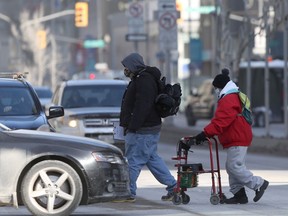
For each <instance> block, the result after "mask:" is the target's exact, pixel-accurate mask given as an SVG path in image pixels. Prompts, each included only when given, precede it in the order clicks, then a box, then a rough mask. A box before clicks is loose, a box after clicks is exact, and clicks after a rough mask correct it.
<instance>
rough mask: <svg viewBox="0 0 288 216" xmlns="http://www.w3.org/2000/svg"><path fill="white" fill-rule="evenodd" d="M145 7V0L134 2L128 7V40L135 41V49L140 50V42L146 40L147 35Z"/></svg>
mask: <svg viewBox="0 0 288 216" xmlns="http://www.w3.org/2000/svg"><path fill="white" fill-rule="evenodd" d="M143 14H144V7H143V1H138V2H132V3H131V4H130V5H129V7H128V9H127V15H128V34H127V35H126V37H125V39H126V41H133V42H134V44H135V50H136V51H137V50H138V42H139V41H146V40H147V35H146V34H145V29H144V16H143Z"/></svg>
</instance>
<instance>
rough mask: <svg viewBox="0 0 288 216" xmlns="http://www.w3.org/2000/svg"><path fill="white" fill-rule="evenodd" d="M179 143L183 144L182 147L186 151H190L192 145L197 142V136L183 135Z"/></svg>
mask: <svg viewBox="0 0 288 216" xmlns="http://www.w3.org/2000/svg"><path fill="white" fill-rule="evenodd" d="M179 143H180V145H181V149H185V150H186V151H188V150H189V149H190V147H191V146H192V145H195V144H196V143H195V137H193V136H186V137H182V138H181V139H180V141H179Z"/></svg>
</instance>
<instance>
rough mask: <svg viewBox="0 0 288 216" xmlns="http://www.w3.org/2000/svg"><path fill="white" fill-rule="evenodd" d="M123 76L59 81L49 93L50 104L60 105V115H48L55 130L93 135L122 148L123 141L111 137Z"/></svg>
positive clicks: (125, 82)
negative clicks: (63, 112) (108, 78)
mask: <svg viewBox="0 0 288 216" xmlns="http://www.w3.org/2000/svg"><path fill="white" fill-rule="evenodd" d="M127 84H128V82H127V81H124V80H112V79H111V80H69V81H65V82H62V83H61V84H60V85H59V86H58V88H57V89H56V91H55V93H54V95H53V96H52V103H53V105H61V106H63V107H64V110H65V115H64V117H62V118H58V119H51V121H50V123H51V124H52V125H53V126H54V127H55V129H56V132H59V133H64V134H73V135H77V136H84V137H90V138H96V139H100V140H103V141H105V142H108V143H111V144H114V145H116V146H118V147H120V148H121V149H122V150H123V146H124V145H123V144H124V143H123V141H115V140H114V138H113V127H114V123H119V117H120V108H121V102H122V96H123V94H124V91H125V89H126V87H127Z"/></svg>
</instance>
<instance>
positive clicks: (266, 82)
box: [264, 3, 270, 136]
mask: <svg viewBox="0 0 288 216" xmlns="http://www.w3.org/2000/svg"><path fill="white" fill-rule="evenodd" d="M267 4H268V3H265V4H264V7H265V13H264V23H265V33H266V48H265V49H266V51H265V72H264V86H265V89H264V96H265V97H264V103H265V108H266V110H267V112H265V134H266V136H268V135H269V131H270V121H269V120H270V116H269V110H270V101H269V92H270V91H269V65H268V56H269V30H270V29H269V24H268V18H269V10H268V5H267Z"/></svg>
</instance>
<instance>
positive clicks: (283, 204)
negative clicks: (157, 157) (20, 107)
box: [0, 143, 288, 216]
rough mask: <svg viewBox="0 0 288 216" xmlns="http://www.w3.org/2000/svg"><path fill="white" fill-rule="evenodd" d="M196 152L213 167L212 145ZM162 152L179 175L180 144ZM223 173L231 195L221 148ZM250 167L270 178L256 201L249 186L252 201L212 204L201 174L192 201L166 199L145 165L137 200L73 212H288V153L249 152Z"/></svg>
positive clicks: (81, 215)
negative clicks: (178, 147)
mask: <svg viewBox="0 0 288 216" xmlns="http://www.w3.org/2000/svg"><path fill="white" fill-rule="evenodd" d="M206 147H207V149H206ZM192 150H194V152H193V153H190V154H189V155H188V156H189V157H188V159H189V160H188V162H189V163H202V165H203V168H204V169H206V170H209V169H210V166H209V154H208V146H207V145H206V146H205V145H204V146H201V147H195V149H194V148H193V149H192ZM159 152H161V156H162V157H163V158H164V159H165V161H166V162H167V164H168V166H169V168H170V169H171V171H172V174H173V175H174V176H175V177H176V175H177V173H176V169H175V167H174V164H175V163H177V161H173V160H171V157H172V156H174V155H175V154H176V146H173V145H171V144H167V143H161V144H159ZM219 153H220V162H221V165H220V166H221V177H222V185H223V192H224V194H225V195H226V196H227V197H230V196H231V194H230V192H229V189H228V187H227V186H228V182H227V175H226V172H225V170H223V168H224V164H223V162H224V159H225V152H224V151H223V150H222V149H220V150H219ZM247 167H248V168H249V169H251V171H252V172H253V173H254V174H255V175H259V176H262V177H263V178H265V179H267V180H268V181H269V182H270V186H269V187H268V189H267V191H266V193H265V195H264V196H263V198H262V199H261V200H260V201H259V202H257V203H254V202H253V197H254V191H251V190H249V189H247V195H248V198H249V203H248V204H246V205H225V204H224V205H222V204H218V205H212V204H210V201H209V199H210V191H211V175H210V174H206V173H205V174H200V175H199V185H198V187H196V188H189V189H188V190H187V194H188V195H189V196H190V203H189V204H187V205H184V204H180V205H174V204H173V203H172V202H162V201H161V200H160V199H161V196H162V195H163V194H165V193H166V192H165V188H164V186H162V185H160V184H159V183H158V182H157V181H156V180H155V178H154V177H153V176H152V175H151V173H150V172H149V171H148V170H146V169H144V170H143V172H142V173H141V175H140V177H139V180H138V191H137V192H138V194H137V200H136V202H135V203H98V204H93V205H88V206H80V207H78V208H77V209H76V211H75V212H74V213H73V215H78V216H85V215H87V216H88V215H91V216H92V215H95V216H96V215H97V216H104V215H105V216H126V215H127V216H128V215H129V216H132V215H133V216H134V215H135V216H136V215H137V216H140V215H141V216H142V215H143V216H144V215H145V216H149V215H150V216H152V215H153V216H155V215H161V216H165V215H167V216H168V215H171V216H172V215H173V216H186V215H187V216H188V215H201V216H208V215H211V216H212V215H213V216H215V215H225V216H226V215H227V216H228V215H229V216H231V215H246V216H255V215H261V216H263V215H267V216H268V215H269V216H271V215H273V216H284V215H285V216H286V215H288V206H287V201H288V198H287V194H286V192H287V190H288V159H287V158H286V157H274V156H269V157H268V156H261V155H254V154H248V156H247ZM0 215H31V214H30V213H29V212H28V211H27V209H26V208H25V207H20V208H19V209H15V208H13V207H1V208H0Z"/></svg>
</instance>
